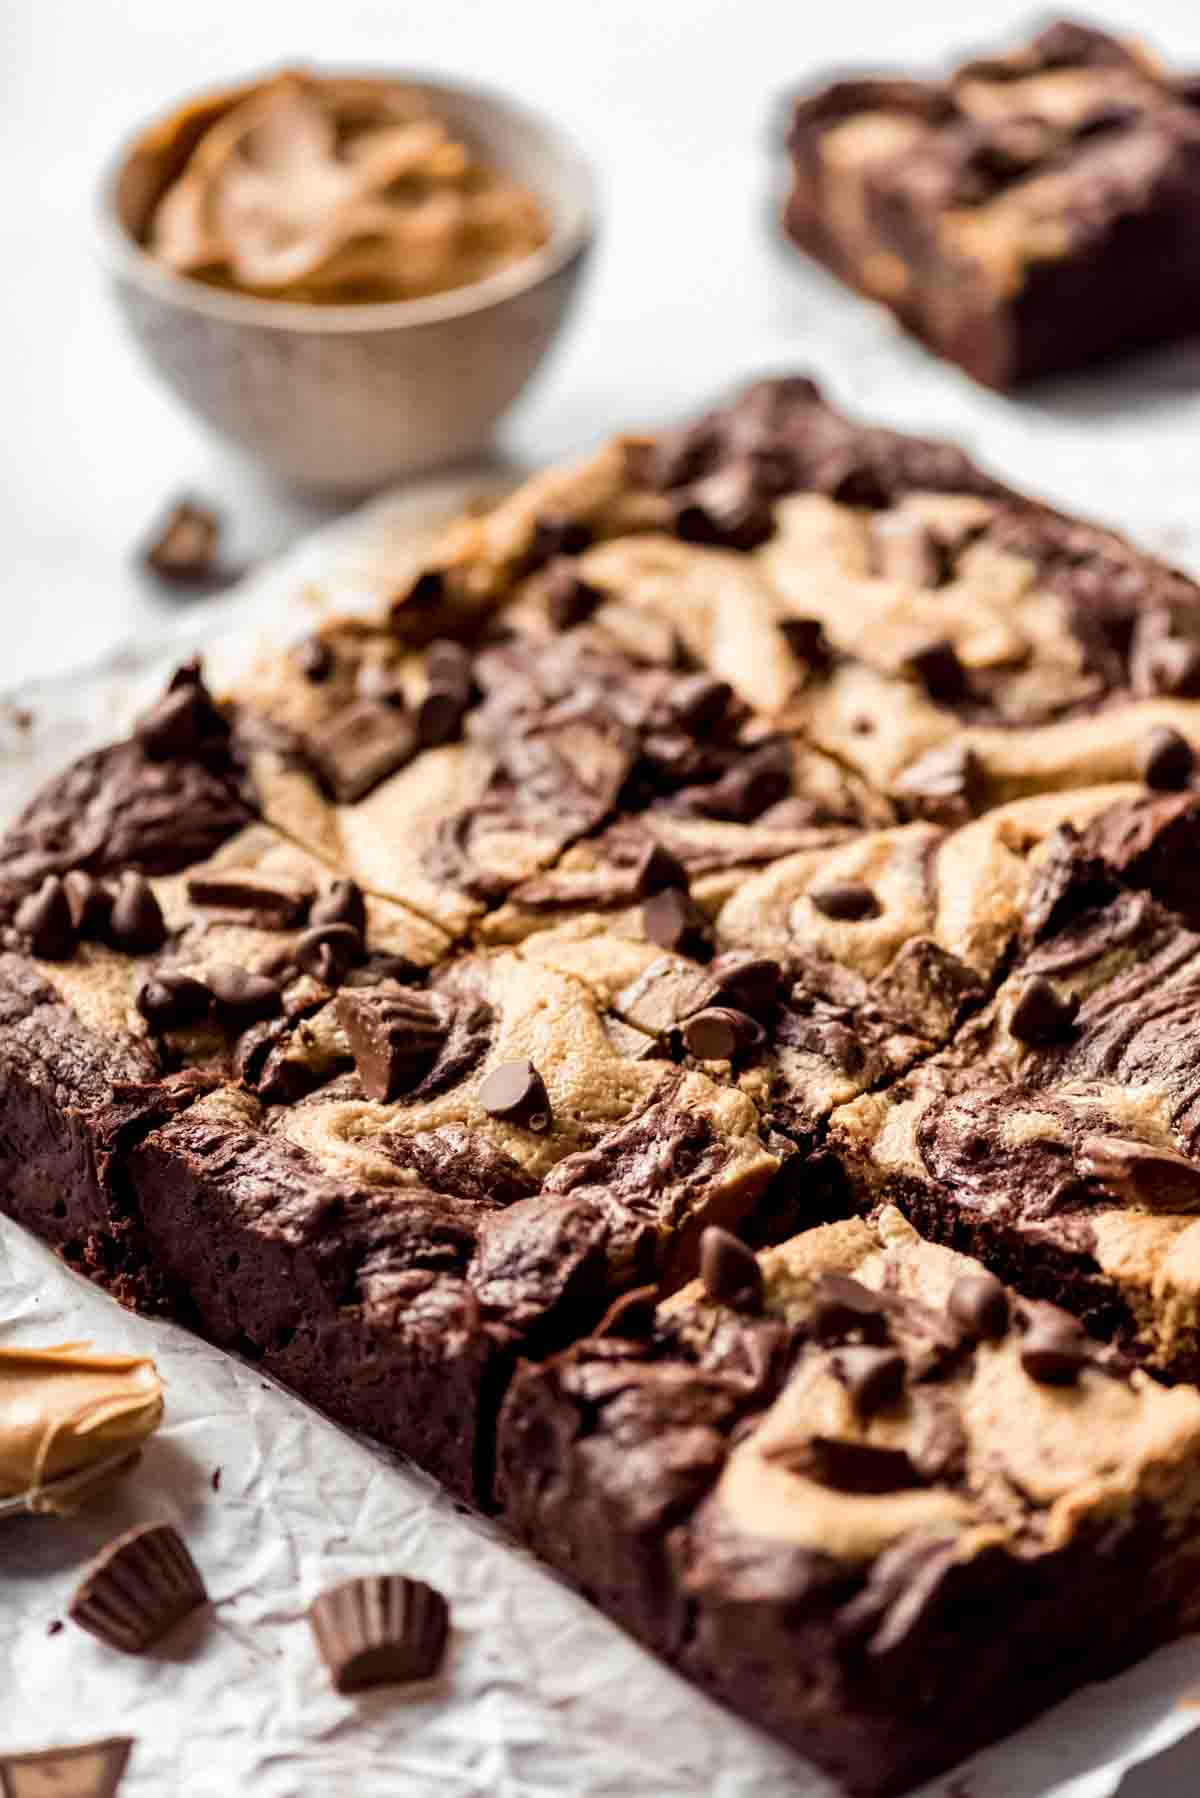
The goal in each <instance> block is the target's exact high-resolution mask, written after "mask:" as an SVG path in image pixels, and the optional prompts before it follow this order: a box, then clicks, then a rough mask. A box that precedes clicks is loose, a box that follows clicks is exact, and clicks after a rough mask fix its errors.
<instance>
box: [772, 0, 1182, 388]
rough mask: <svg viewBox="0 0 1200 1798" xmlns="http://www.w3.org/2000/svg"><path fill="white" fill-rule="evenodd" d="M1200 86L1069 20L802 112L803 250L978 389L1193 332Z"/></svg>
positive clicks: (794, 229)
mask: <svg viewBox="0 0 1200 1798" xmlns="http://www.w3.org/2000/svg"><path fill="white" fill-rule="evenodd" d="M1194 100H1195V92H1194V83H1193V82H1191V81H1190V80H1189V79H1188V78H1186V77H1182V78H1179V77H1175V76H1173V75H1171V74H1170V73H1169V72H1168V71H1167V70H1165V69H1163V68H1162V67H1161V66H1160V65H1159V64H1158V63H1157V62H1156V61H1155V60H1154V59H1153V58H1152V57H1151V56H1150V55H1149V54H1148V53H1147V52H1146V51H1144V50H1143V49H1141V48H1140V47H1139V46H1137V45H1135V44H1128V43H1124V42H1121V41H1119V40H1118V39H1116V38H1113V37H1110V36H1108V35H1107V34H1106V33H1104V32H1101V31H1096V30H1094V29H1092V28H1090V27H1086V26H1082V25H1077V24H1072V23H1070V22H1068V21H1065V20H1060V21H1059V22H1057V23H1056V24H1053V25H1050V26H1048V27H1047V28H1046V29H1045V30H1043V31H1042V32H1040V33H1039V34H1038V35H1037V36H1036V37H1035V38H1034V39H1033V40H1032V42H1030V43H1028V44H1024V45H1022V46H1020V47H1019V48H1017V49H1015V50H1012V51H1010V52H1008V53H1007V54H1002V55H995V56H989V57H986V58H980V59H976V60H973V61H970V62H967V63H965V64H963V65H962V66H961V67H960V68H958V69H957V70H956V71H955V72H954V74H952V75H951V76H950V77H949V78H948V79H946V80H942V81H916V80H903V79H889V78H886V77H884V78H868V77H859V78H850V79H844V80H840V81H835V82H834V83H833V84H832V85H830V86H827V87H825V88H823V89H821V90H820V91H818V92H816V93H814V94H810V95H807V96H805V97H804V98H802V99H801V100H800V101H799V102H798V103H797V105H796V108H795V111H794V114H793V117H792V124H791V129H790V133H789V138H788V148H789V151H790V154H791V158H792V174H793V184H792V189H791V193H790V195H789V198H788V201H787V206H786V211H785V224H786V228H787V230H788V232H789V233H790V235H791V236H792V238H793V239H794V240H795V242H796V243H797V244H798V245H799V246H800V247H801V248H802V249H804V250H805V251H807V252H808V254H809V255H811V256H815V257H816V258H817V259H818V260H819V261H821V262H823V263H825V264H826V266H827V267H829V268H830V269H831V270H832V271H833V272H834V273H835V274H836V275H838V276H839V277H840V278H841V279H842V280H843V281H845V282H847V283H848V284H849V285H850V286H852V287H855V288H857V289H858V290H859V292H861V293H864V294H866V295H867V296H868V297H870V298H872V299H876V300H879V301H880V302H882V304H883V305H885V306H887V307H889V308H890V310H891V311H892V312H893V313H894V314H895V315H896V317H897V318H898V319H899V320H900V322H901V323H902V324H903V325H905V326H906V327H907V329H908V330H910V331H912V332H914V333H915V334H916V335H917V336H918V337H921V338H922V339H924V341H925V342H926V343H927V344H928V345H929V346H930V348H932V349H933V350H935V351H936V352H937V354H939V355H941V356H945V357H947V358H948V359H949V360H950V361H952V362H957V363H959V364H960V365H961V366H962V367H963V368H964V369H966V371H967V372H968V373H969V374H971V375H973V376H974V377H975V379H976V380H978V381H982V382H984V383H986V384H987V385H988V386H992V387H1000V388H1005V387H1012V386H1016V385H1017V384H1019V383H1020V382H1023V381H1028V380H1031V379H1033V378H1035V377H1037V376H1039V375H1045V374H1048V373H1052V372H1054V371H1056V370H1059V369H1065V368H1071V367H1076V366H1078V365H1080V364H1083V363H1086V362H1089V361H1093V360H1095V359H1097V358H1099V357H1102V356H1107V355H1110V354H1112V353H1114V352H1119V351H1123V350H1129V349H1132V348H1135V347H1137V346H1139V345H1141V344H1146V343H1152V342H1155V341H1158V340H1161V339H1164V338H1168V337H1171V336H1174V335H1177V334H1179V333H1180V332H1181V331H1186V330H1189V329H1190V328H1191V319H1192V317H1193V315H1194V312H1195V306H1196V299H1197V294H1198V293H1200V236H1198V234H1197V230H1196V224H1195V197H1196V183H1197V179H1198V176H1197V170H1198V169H1200V116H1198V115H1197V113H1196V110H1195V105H1194Z"/></svg>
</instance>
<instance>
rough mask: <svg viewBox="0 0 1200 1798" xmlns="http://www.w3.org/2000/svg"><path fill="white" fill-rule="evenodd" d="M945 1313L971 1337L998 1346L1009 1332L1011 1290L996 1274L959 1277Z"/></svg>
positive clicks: (951, 1290)
mask: <svg viewBox="0 0 1200 1798" xmlns="http://www.w3.org/2000/svg"><path fill="white" fill-rule="evenodd" d="M946 1309H947V1311H948V1312H949V1313H950V1316H951V1318H952V1319H953V1321H954V1322H955V1323H956V1324H958V1326H959V1327H960V1329H963V1330H965V1331H966V1332H967V1334H968V1335H969V1336H982V1337H984V1338H986V1339H987V1341H989V1342H995V1341H998V1340H999V1338H1000V1337H1001V1336H1003V1335H1004V1333H1005V1331H1006V1330H1007V1329H1008V1309H1009V1308H1008V1290H1007V1288H1006V1287H1005V1286H1003V1285H1002V1284H1001V1282H1000V1281H999V1280H998V1279H997V1278H996V1276H995V1274H989V1273H984V1272H980V1273H977V1274H960V1275H959V1276H958V1279H957V1280H955V1282H954V1284H953V1286H952V1287H951V1288H950V1295H949V1297H948V1299H947V1301H946Z"/></svg>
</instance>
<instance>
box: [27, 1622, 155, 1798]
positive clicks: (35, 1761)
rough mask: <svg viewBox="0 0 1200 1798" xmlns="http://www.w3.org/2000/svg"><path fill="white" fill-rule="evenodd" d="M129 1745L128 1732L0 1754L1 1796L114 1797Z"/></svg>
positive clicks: (129, 1737) (126, 1760) (131, 1740)
mask: <svg viewBox="0 0 1200 1798" xmlns="http://www.w3.org/2000/svg"><path fill="white" fill-rule="evenodd" d="M58 1628H59V1629H61V1628H62V1624H61V1623H60V1624H59V1625H58ZM132 1749H133V1737H132V1736H108V1737H106V1738H105V1740H104V1741H102V1742H76V1743H73V1744H72V1746H71V1747H69V1748H39V1749H38V1750H36V1751H35V1752H34V1753H33V1754H0V1793H3V1795H4V1798H116V1794H117V1789H118V1787H119V1786H120V1784H121V1780H122V1779H123V1777H124V1774H125V1768H126V1766H127V1765H128V1764H129V1756H130V1753H131V1752H132Z"/></svg>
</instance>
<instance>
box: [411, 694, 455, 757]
mask: <svg viewBox="0 0 1200 1798" xmlns="http://www.w3.org/2000/svg"><path fill="white" fill-rule="evenodd" d="M466 709H467V698H466V695H465V694H464V693H463V692H461V690H460V689H459V688H457V687H430V689H429V691H428V692H427V693H426V694H425V696H424V698H423V699H422V700H421V702H420V704H419V705H418V707H417V711H416V725H417V741H418V742H419V743H420V745H421V747H422V748H423V749H436V748H437V747H438V746H439V745H440V744H442V743H449V742H450V741H451V739H452V738H454V737H456V736H457V735H458V732H459V729H460V728H461V725H462V721H463V713H464V712H465V711H466Z"/></svg>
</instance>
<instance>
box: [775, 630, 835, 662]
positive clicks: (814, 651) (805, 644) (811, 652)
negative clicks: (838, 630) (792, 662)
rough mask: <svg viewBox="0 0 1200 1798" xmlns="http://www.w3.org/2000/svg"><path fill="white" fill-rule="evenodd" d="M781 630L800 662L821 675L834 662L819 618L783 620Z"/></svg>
mask: <svg viewBox="0 0 1200 1798" xmlns="http://www.w3.org/2000/svg"><path fill="white" fill-rule="evenodd" d="M779 630H780V633H781V634H782V636H783V640H784V642H785V643H786V644H787V646H788V648H789V649H790V650H791V652H792V654H793V655H794V656H795V658H796V660H797V661H798V662H803V663H804V665H805V666H806V667H807V668H811V669H813V671H814V672H815V673H821V672H823V671H824V670H825V669H827V668H828V667H830V665H831V664H832V662H833V651H832V649H831V648H830V646H829V639H828V638H827V637H826V635H825V626H824V625H823V624H822V623H821V620H820V619H819V618H781V619H780V620H779Z"/></svg>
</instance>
